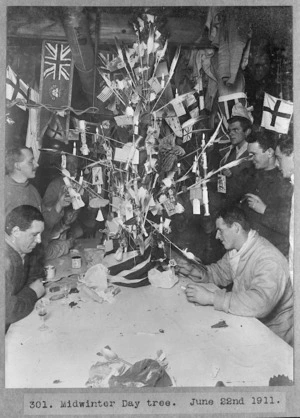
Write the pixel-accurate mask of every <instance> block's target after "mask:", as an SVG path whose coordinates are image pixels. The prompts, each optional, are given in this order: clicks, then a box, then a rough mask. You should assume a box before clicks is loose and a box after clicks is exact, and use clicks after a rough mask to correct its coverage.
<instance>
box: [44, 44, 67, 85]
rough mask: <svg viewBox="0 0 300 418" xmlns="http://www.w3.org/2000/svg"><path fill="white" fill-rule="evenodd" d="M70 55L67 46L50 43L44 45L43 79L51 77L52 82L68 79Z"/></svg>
mask: <svg viewBox="0 0 300 418" xmlns="http://www.w3.org/2000/svg"><path fill="white" fill-rule="evenodd" d="M71 64H72V55H71V48H70V46H69V45H68V44H63V43H50V42H46V44H45V56H44V78H47V77H49V76H50V77H51V76H52V79H53V80H61V78H62V77H63V78H64V79H65V80H69V79H70V74H71Z"/></svg>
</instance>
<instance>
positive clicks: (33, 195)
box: [4, 146, 44, 279]
mask: <svg viewBox="0 0 300 418" xmlns="http://www.w3.org/2000/svg"><path fill="white" fill-rule="evenodd" d="M37 167H38V163H37V162H36V161H35V159H34V156H33V153H32V150H31V149H30V148H27V147H25V146H21V147H15V148H10V149H8V150H7V151H6V155H5V171H6V176H5V188H4V191H5V194H4V196H5V197H4V199H5V202H4V204H5V214H8V213H9V212H11V211H12V210H13V209H14V208H16V207H17V206H21V205H30V206H34V207H36V208H37V209H39V210H41V205H42V199H41V196H40V194H39V192H38V191H37V189H36V188H35V187H34V185H33V184H31V183H30V181H31V180H33V179H34V178H35V176H36V170H37ZM43 268H44V252H43V248H42V246H41V245H37V246H36V248H35V249H34V250H33V251H32V252H31V254H30V257H27V260H26V266H25V270H26V275H27V276H28V277H30V278H32V279H36V278H39V277H41V275H42V273H43Z"/></svg>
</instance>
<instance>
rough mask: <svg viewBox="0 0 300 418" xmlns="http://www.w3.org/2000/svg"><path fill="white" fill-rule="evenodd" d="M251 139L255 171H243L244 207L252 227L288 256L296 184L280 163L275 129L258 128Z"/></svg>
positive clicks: (250, 144) (250, 149) (250, 151)
mask: <svg viewBox="0 0 300 418" xmlns="http://www.w3.org/2000/svg"><path fill="white" fill-rule="evenodd" d="M247 141H248V152H249V154H250V156H252V161H253V164H254V167H255V171H254V172H249V171H248V177H247V173H246V172H245V173H241V176H243V187H242V188H243V190H241V194H243V195H244V199H243V203H242V207H243V209H244V210H245V212H246V214H247V218H248V219H249V222H250V225H251V228H253V229H255V230H257V231H258V232H259V234H260V235H261V236H263V237H264V238H266V239H268V240H269V241H270V242H271V243H272V244H273V245H275V247H277V248H278V249H279V250H280V251H281V252H282V253H283V254H284V255H285V256H288V254H289V222H290V212H291V200H292V194H293V187H292V185H291V184H290V182H289V181H288V179H285V178H283V176H282V174H281V172H280V170H279V169H278V167H277V166H276V159H275V148H276V140H275V137H274V135H273V134H272V132H269V131H266V132H256V133H255V134H252V135H250V136H249V137H248V139H247ZM249 173H250V175H249ZM245 180H247V181H246V182H245Z"/></svg>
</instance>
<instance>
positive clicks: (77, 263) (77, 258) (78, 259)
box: [72, 255, 81, 269]
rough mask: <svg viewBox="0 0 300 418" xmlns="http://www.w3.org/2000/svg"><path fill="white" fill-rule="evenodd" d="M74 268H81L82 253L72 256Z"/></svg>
mask: <svg viewBox="0 0 300 418" xmlns="http://www.w3.org/2000/svg"><path fill="white" fill-rule="evenodd" d="M72 268H73V269H80V268H81V257H80V255H75V256H74V257H72Z"/></svg>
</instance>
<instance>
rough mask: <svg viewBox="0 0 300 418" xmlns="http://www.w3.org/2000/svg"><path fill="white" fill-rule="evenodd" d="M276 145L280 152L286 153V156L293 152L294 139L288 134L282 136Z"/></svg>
mask: <svg viewBox="0 0 300 418" xmlns="http://www.w3.org/2000/svg"><path fill="white" fill-rule="evenodd" d="M277 146H278V148H279V149H280V151H281V152H282V154H284V155H286V156H287V157H288V156H289V155H291V154H293V152H294V141H293V138H292V137H291V136H290V135H284V136H282V137H281V138H280V139H279V140H278V142H277Z"/></svg>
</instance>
